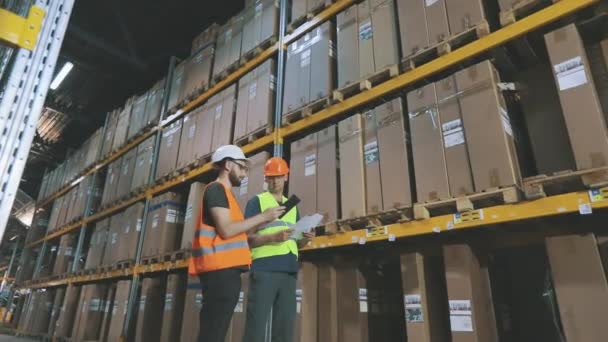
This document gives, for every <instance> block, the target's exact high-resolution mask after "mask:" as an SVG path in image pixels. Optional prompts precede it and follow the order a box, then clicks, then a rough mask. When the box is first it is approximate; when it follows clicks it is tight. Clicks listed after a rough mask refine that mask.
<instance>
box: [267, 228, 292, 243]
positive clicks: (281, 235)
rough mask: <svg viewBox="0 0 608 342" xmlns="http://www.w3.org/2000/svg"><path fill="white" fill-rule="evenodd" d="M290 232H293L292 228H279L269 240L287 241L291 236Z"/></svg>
mask: <svg viewBox="0 0 608 342" xmlns="http://www.w3.org/2000/svg"><path fill="white" fill-rule="evenodd" d="M291 234H293V229H287V230H281V231H280V232H278V233H274V234H272V238H271V241H272V242H284V241H287V240H289V238H290V237H291Z"/></svg>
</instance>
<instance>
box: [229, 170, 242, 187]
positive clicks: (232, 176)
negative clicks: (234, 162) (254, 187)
mask: <svg viewBox="0 0 608 342" xmlns="http://www.w3.org/2000/svg"><path fill="white" fill-rule="evenodd" d="M228 178H229V179H230V184H232V186H233V187H237V186H241V179H240V178H239V177H237V176H236V175H235V174H234V173H232V172H230V173H229V174H228Z"/></svg>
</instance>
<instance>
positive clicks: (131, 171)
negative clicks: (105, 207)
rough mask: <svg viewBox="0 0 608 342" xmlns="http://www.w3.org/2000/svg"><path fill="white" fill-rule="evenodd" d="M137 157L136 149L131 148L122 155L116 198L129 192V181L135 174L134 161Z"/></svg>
mask: <svg viewBox="0 0 608 342" xmlns="http://www.w3.org/2000/svg"><path fill="white" fill-rule="evenodd" d="M136 159H137V149H136V148H132V149H131V150H130V151H129V152H127V153H126V154H125V155H124V156H123V157H122V163H121V167H120V168H121V170H120V175H119V177H118V187H117V189H116V198H123V197H124V196H127V195H129V193H130V192H131V182H132V180H133V177H134V175H135V162H136Z"/></svg>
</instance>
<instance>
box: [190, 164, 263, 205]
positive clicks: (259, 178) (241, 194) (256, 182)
mask: <svg viewBox="0 0 608 342" xmlns="http://www.w3.org/2000/svg"><path fill="white" fill-rule="evenodd" d="M268 158H270V154H269V153H268V152H260V153H258V154H256V155H254V156H252V157H251V158H249V159H251V164H250V166H249V174H248V177H247V178H245V179H243V180H242V181H241V186H240V187H238V188H233V192H234V195H235V197H236V199H237V201H238V203H239V205H240V207H241V210H243V212H245V208H246V207H247V202H249V200H250V199H252V198H253V197H254V196H257V195H258V194H260V193H262V192H264V191H266V190H267V185H266V179H265V177H264V165H265V164H266V161H267V160H268ZM199 203H200V202H199Z"/></svg>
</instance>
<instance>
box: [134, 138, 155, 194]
mask: <svg viewBox="0 0 608 342" xmlns="http://www.w3.org/2000/svg"><path fill="white" fill-rule="evenodd" d="M154 143H155V138H154V137H150V138H148V139H146V140H144V141H143V142H142V143H141V144H139V145H137V154H136V155H135V170H134V171H133V180H132V181H131V191H134V190H136V189H140V188H141V187H143V186H146V185H147V184H148V180H149V179H150V172H152V162H153V161H154V160H153V159H154V158H153V154H154Z"/></svg>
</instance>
